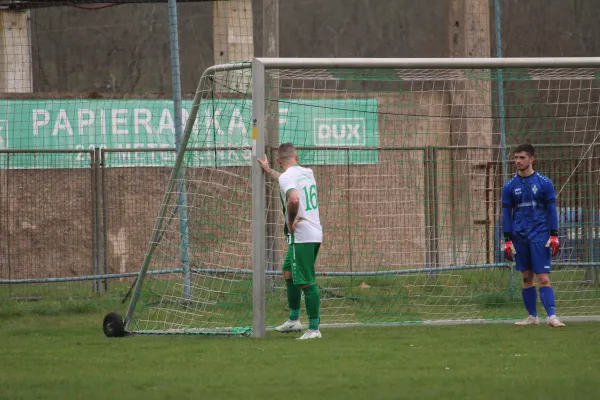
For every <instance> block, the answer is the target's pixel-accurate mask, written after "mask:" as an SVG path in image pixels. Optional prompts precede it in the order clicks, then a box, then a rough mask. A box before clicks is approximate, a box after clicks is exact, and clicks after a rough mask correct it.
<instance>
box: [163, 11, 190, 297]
mask: <svg viewBox="0 0 600 400" xmlns="http://www.w3.org/2000/svg"><path fill="white" fill-rule="evenodd" d="M169 34H170V42H171V79H172V88H173V112H174V113H175V117H174V122H175V149H176V151H177V153H179V151H180V149H181V138H182V137H183V129H182V128H183V125H182V123H181V71H180V66H179V35H178V32H177V0H169ZM183 173H184V171H182V170H181V169H180V170H179V174H178V176H177V207H178V208H179V247H180V253H179V256H180V259H181V265H182V267H183V298H184V299H189V298H190V297H191V294H192V290H191V274H190V258H189V252H188V249H189V235H188V215H187V191H186V186H185V181H184V178H183Z"/></svg>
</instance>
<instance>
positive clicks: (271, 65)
mask: <svg viewBox="0 0 600 400" xmlns="http://www.w3.org/2000/svg"><path fill="white" fill-rule="evenodd" d="M249 68H251V69H252V81H251V84H252V220H253V224H252V265H253V277H252V279H253V299H252V301H253V324H252V335H253V336H254V337H259V338H261V337H264V336H265V333H266V301H265V296H266V275H267V273H266V268H265V267H266V262H267V258H266V248H267V247H266V233H267V232H266V221H265V210H266V180H265V176H264V174H263V172H262V170H261V167H260V166H259V164H258V162H257V161H256V160H257V159H258V158H262V157H264V155H265V145H266V137H265V135H266V110H265V107H266V100H267V96H266V93H265V92H266V86H265V82H266V73H267V71H268V70H271V69H345V68H351V69H364V70H367V69H433V70H435V69H503V68H600V57H561V58H523V57H519V58H253V59H252V61H251V62H242V63H232V64H223V65H216V66H213V67H210V68H208V69H207V70H206V71H205V72H204V73H203V75H202V77H201V78H200V81H199V84H198V90H197V92H196V96H195V98H194V100H193V105H192V109H191V110H190V114H189V118H188V120H187V121H186V125H185V130H184V134H183V138H182V140H181V147H180V151H179V153H178V154H177V157H176V161H175V165H174V168H173V171H172V173H171V178H170V180H169V183H168V186H167V189H166V192H165V199H164V200H163V202H162V205H161V208H160V211H159V214H158V218H157V220H156V225H155V228H154V231H153V235H152V239H151V241H150V245H149V249H148V251H147V253H146V257H145V259H144V262H143V264H142V268H141V271H140V274H139V277H138V280H137V282H136V285H135V288H134V291H133V295H132V297H131V301H130V304H129V308H128V310H127V314H126V316H125V329H126V330H128V329H127V328H128V325H129V322H130V321H131V319H132V317H133V313H134V310H135V306H136V304H137V302H138V300H139V297H140V294H141V289H142V285H143V282H144V277H145V275H146V273H147V270H148V267H149V264H150V260H151V258H152V253H153V252H154V250H155V248H156V245H157V243H158V242H159V241H160V240H159V239H160V234H161V233H160V232H161V230H162V226H161V225H162V220H163V219H164V216H165V215H166V213H167V205H168V204H169V199H170V193H172V192H173V188H174V185H175V184H176V182H177V176H178V173H179V170H180V167H181V165H182V162H183V155H184V153H185V149H186V148H187V144H188V141H189V138H190V134H191V132H192V129H193V126H194V123H195V121H196V116H197V113H198V109H199V105H200V101H201V92H202V90H201V89H202V87H203V85H204V83H205V81H206V80H207V79H209V78H210V77H211V76H212V75H214V74H215V73H217V72H222V71H233V70H243V69H249ZM184 279H185V275H184ZM477 322H480V321H477Z"/></svg>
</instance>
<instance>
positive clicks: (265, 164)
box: [256, 156, 281, 179]
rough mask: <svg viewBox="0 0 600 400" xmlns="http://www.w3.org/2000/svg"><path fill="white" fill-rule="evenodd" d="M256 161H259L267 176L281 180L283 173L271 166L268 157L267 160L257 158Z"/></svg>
mask: <svg viewBox="0 0 600 400" xmlns="http://www.w3.org/2000/svg"><path fill="white" fill-rule="evenodd" d="M256 161H258V163H259V164H260V166H261V168H262V169H263V171H264V172H265V174H267V175H269V176H270V177H271V178H273V179H279V177H280V176H281V172H277V171H275V170H274V169H272V168H271V167H270V166H269V160H268V159H267V156H265V158H263V159H262V160H261V159H260V158H257V159H256Z"/></svg>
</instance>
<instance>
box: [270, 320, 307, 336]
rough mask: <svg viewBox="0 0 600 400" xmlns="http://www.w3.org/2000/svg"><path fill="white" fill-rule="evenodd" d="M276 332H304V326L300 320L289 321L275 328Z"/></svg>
mask: <svg viewBox="0 0 600 400" xmlns="http://www.w3.org/2000/svg"><path fill="white" fill-rule="evenodd" d="M275 330H276V331H277V332H281V333H290V332H302V324H301V323H300V320H299V319H297V320H296V321H291V320H289V319H288V320H287V321H285V322H284V323H283V324H281V325H279V326H277V327H275Z"/></svg>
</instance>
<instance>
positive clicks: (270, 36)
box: [262, 0, 281, 290]
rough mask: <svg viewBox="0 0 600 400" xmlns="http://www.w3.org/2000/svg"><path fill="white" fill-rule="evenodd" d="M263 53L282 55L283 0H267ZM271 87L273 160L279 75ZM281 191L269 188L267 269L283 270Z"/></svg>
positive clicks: (270, 151)
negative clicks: (281, 2) (280, 33)
mask: <svg viewBox="0 0 600 400" xmlns="http://www.w3.org/2000/svg"><path fill="white" fill-rule="evenodd" d="M262 17H263V51H262V53H263V56H265V57H279V0H263V15H262ZM269 83H270V84H269V88H268V93H267V99H268V100H269V101H268V102H267V103H266V118H267V120H266V122H265V125H266V131H267V132H266V134H267V138H266V140H267V146H266V147H267V149H266V153H267V157H268V158H269V160H271V162H273V160H274V159H275V157H276V151H275V149H276V148H277V146H278V145H279V84H277V83H278V81H277V79H276V77H274V76H270V77H269ZM278 198H279V190H278V189H277V185H269V187H268V188H267V228H266V237H267V241H268V243H267V247H266V249H265V250H266V252H267V256H266V257H267V258H266V259H267V269H268V270H269V271H275V270H277V269H279V266H280V264H281V257H280V253H279V249H280V247H281V246H280V238H279V236H278V235H277V230H278V229H277V227H278V222H279V221H280V219H281V212H280V211H279V210H278V206H277V205H278V204H279V199H278ZM268 279H269V282H268V283H269V289H271V290H272V289H273V286H274V285H273V279H271V278H270V277H269V278H268Z"/></svg>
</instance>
